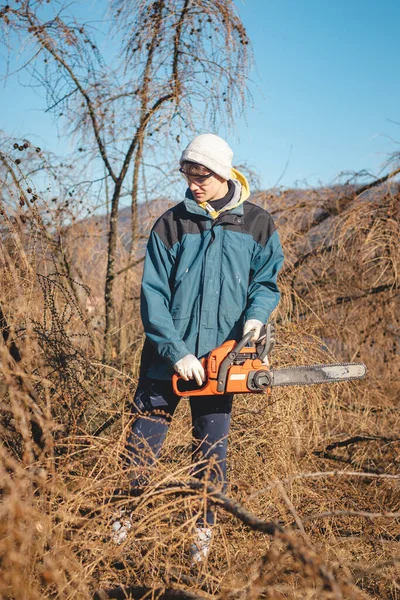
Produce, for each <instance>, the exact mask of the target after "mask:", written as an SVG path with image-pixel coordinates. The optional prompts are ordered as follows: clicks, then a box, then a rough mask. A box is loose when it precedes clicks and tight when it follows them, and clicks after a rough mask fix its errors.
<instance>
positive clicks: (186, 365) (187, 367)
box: [174, 354, 206, 385]
mask: <svg viewBox="0 0 400 600" xmlns="http://www.w3.org/2000/svg"><path fill="white" fill-rule="evenodd" d="M174 369H175V371H176V372H177V373H179V375H180V376H181V377H182V378H183V379H184V380H185V381H189V379H195V380H196V381H197V383H198V384H199V385H201V384H202V383H204V381H205V379H206V374H205V373H204V369H203V367H202V364H201V362H200V361H199V360H198V359H197V358H196V357H195V355H194V354H187V355H186V356H184V357H183V358H181V359H180V360H178V362H176V363H175V364H174Z"/></svg>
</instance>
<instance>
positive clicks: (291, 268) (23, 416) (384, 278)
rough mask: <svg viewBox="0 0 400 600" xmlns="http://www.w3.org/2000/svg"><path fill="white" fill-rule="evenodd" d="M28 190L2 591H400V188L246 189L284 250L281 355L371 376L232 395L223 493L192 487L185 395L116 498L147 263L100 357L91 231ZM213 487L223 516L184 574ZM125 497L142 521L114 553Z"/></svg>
mask: <svg viewBox="0 0 400 600" xmlns="http://www.w3.org/2000/svg"><path fill="white" fill-rule="evenodd" d="M19 198H20V189H19V185H18V184H17V183H13V182H12V181H11V183H10V182H8V183H7V182H6V183H4V182H3V184H2V189H1V190H0V206H1V210H0V224H1V245H0V252H1V254H0V268H1V271H0V277H1V279H0V283H1V304H0V308H1V314H0V318H1V329H2V336H1V345H0V352H1V373H0V393H1V396H0V403H1V421H0V435H1V447H0V452H1V463H0V487H1V505H0V557H1V572H0V597H1V598H3V599H13V600H36V599H42V598H43V599H60V600H61V599H62V600H66V599H69V598H78V599H89V598H99V599H104V598H131V597H132V598H142V597H143V598H166V599H168V598H189V599H191V598H220V599H221V600H256V599H258V598H262V599H268V600H278V599H279V600H280V599H308V600H314V599H323V600H328V599H340V598H346V599H360V600H364V599H365V600H366V599H372V598H374V599H388V600H389V599H391V600H394V599H398V598H400V577H399V564H400V553H399V550H400V493H399V483H400V469H399V450H400V433H399V425H400V423H399V421H400V419H399V411H398V402H399V391H400V377H399V371H400V360H399V358H400V354H399V352H400V348H399V341H400V301H399V269H400V245H399V239H400V223H399V222H400V189H399V186H398V185H396V184H394V183H383V184H381V185H379V186H375V187H372V188H371V189H365V190H361V189H359V188H356V187H354V186H350V185H349V186H342V187H338V188H326V189H318V190H309V191H305V192H303V193H302V194H296V192H294V191H293V190H283V191H282V190H281V191H279V192H278V191H276V190H273V191H271V192H268V193H267V192H263V193H259V194H257V195H256V197H255V199H254V201H255V202H257V203H260V204H261V205H263V206H264V207H266V208H267V209H268V210H270V212H271V213H272V214H273V215H274V217H275V218H276V221H277V224H278V227H279V231H280V235H281V240H282V244H283V247H284V249H285V254H286V264H285V268H284V270H283V272H282V274H281V278H280V285H281V290H282V300H281V303H280V305H279V307H278V309H277V311H276V314H275V319H276V322H277V344H276V346H275V349H274V351H273V354H272V355H271V363H272V365H273V366H275V367H278V366H284V365H289V364H298V365H300V364H307V363H310V362H332V361H344V360H346V361H347V360H354V361H363V362H365V363H366V365H367V367H368V376H367V378H366V379H365V380H363V381H362V382H348V383H341V384H333V385H330V386H314V387H303V388H294V387H293V388H282V389H276V390H274V391H273V393H272V394H271V395H269V396H265V395H248V396H240V397H239V396H237V397H236V398H235V401H234V412H233V421H232V432H231V436H230V446H229V485H228V490H227V493H226V496H223V495H222V494H221V491H220V490H218V489H214V488H212V486H211V485H208V486H207V485H205V486H204V487H203V488H202V489H195V487H194V486H193V482H192V479H191V477H190V452H191V432H190V426H189V411H188V404H187V401H186V400H182V402H181V404H180V406H179V409H178V414H177V415H176V417H175V419H174V421H173V424H172V426H171V429H170V432H169V435H168V438H167V441H166V444H165V447H164V448H163V452H162V455H161V457H160V460H159V462H158V464H157V465H156V466H155V467H154V469H153V470H152V473H151V476H150V484H149V485H148V487H147V488H146V490H145V492H144V493H143V494H142V495H141V496H140V497H139V498H121V499H120V500H118V501H115V502H111V497H112V494H113V491H114V490H115V489H116V488H120V487H122V488H124V487H126V486H127V485H128V479H127V474H126V472H125V470H124V462H123V454H124V440H125V435H126V431H127V428H128V426H129V410H128V407H129V402H130V400H131V399H132V395H133V393H134V390H135V385H136V382H137V374H138V364H139V357H140V348H141V344H142V341H143V335H142V331H141V324H140V317H139V312H138V293H139V286H140V266H141V265H140V264H139V265H138V266H137V267H136V268H134V269H131V270H128V271H126V272H125V273H124V274H123V275H121V276H120V277H119V278H118V279H117V283H116V290H115V297H116V298H118V299H119V304H118V306H117V310H118V311H120V312H119V313H118V314H120V315H121V316H120V318H119V329H118V331H116V332H115V335H116V338H117V339H118V344H117V345H116V348H117V350H116V352H115V360H114V362H113V363H112V364H109V365H104V364H102V362H101V355H102V343H103V340H102V326H103V321H102V318H103V317H102V313H103V306H102V301H101V295H102V290H103V287H104V266H105V260H106V257H105V251H100V250H99V246H98V236H99V235H100V234H99V230H98V229H96V227H97V225H96V224H95V223H94V221H93V222H90V224H88V223H86V224H84V225H83V227H82V226H79V224H78V225H76V226H74V227H72V226H70V227H65V228H64V229H63V230H62V231H61V230H57V228H55V227H53V228H52V226H51V225H49V224H48V222H47V221H46V218H45V216H44V215H45V214H46V210H47V209H48V207H47V205H46V202H45V201H44V200H41V199H40V198H39V199H38V200H37V201H36V202H35V203H29V202H25V203H22V201H21V202H19ZM21 204H22V206H21ZM61 242H62V243H61ZM124 258H125V257H124V247H123V245H122V244H121V248H120V258H119V260H120V263H121V267H123V266H124ZM124 298H125V299H127V300H128V301H127V302H124V303H123V299H124ZM206 498H209V499H210V500H211V501H212V502H214V503H215V504H216V505H217V506H218V507H219V508H218V518H217V524H216V526H215V531H214V536H213V544H212V549H211V552H210V556H209V559H208V561H207V562H206V563H205V564H203V565H201V566H200V567H199V568H197V567H196V568H194V567H191V565H190V558H189V552H188V550H189V546H190V543H191V537H192V534H193V529H194V526H195V521H196V516H197V515H198V514H199V513H200V512H201V511H202V510H203V509H204V506H205V500H206ZM123 507H126V508H128V509H129V510H131V511H132V517H133V522H134V524H133V529H132V530H131V532H130V534H129V536H128V537H127V539H126V541H125V542H124V543H123V544H122V545H120V546H115V545H114V544H113V543H112V542H111V540H110V524H111V523H112V521H113V519H114V518H115V515H116V514H118V511H119V510H120V509H121V508H123Z"/></svg>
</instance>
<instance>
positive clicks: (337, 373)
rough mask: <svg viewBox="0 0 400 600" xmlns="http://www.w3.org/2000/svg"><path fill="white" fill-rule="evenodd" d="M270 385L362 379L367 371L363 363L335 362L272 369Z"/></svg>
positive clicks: (310, 383)
mask: <svg viewBox="0 0 400 600" xmlns="http://www.w3.org/2000/svg"><path fill="white" fill-rule="evenodd" d="M270 373H271V376H272V381H271V386H272V387H283V386H287V385H313V384H316V383H335V382H337V381H353V380H355V379H362V378H363V377H365V375H366V373H367V367H366V366H365V365H364V364H363V363H337V364H327V365H310V366H296V367H283V368H282V369H272V370H271V371H270Z"/></svg>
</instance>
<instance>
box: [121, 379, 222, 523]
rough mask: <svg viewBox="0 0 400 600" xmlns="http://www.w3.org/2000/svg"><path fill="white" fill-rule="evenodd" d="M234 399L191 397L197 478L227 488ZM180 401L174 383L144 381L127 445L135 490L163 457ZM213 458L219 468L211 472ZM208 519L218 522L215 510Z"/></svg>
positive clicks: (154, 380)
mask: <svg viewBox="0 0 400 600" xmlns="http://www.w3.org/2000/svg"><path fill="white" fill-rule="evenodd" d="M232 398H233V396H232V394H227V395H223V396H197V397H196V396H194V397H192V398H190V409H191V412H192V433H193V445H192V462H193V463H197V462H198V461H199V464H198V465H196V466H195V467H194V468H193V475H194V477H196V478H198V479H203V478H204V477H205V475H206V474H208V477H209V478H210V480H211V481H214V483H218V482H222V484H223V488H225V485H226V453H227V448H228V433H229V426H230V421H231V409H232ZM179 400H180V397H179V396H176V394H174V392H173V390H172V384H171V382H170V381H162V380H159V379H147V378H145V377H141V378H140V380H139V383H138V387H137V390H136V394H135V398H134V400H133V406H132V414H133V415H134V416H135V415H138V417H137V418H136V420H135V421H134V422H133V425H132V429H131V432H130V434H129V436H128V439H127V446H126V448H127V451H128V457H129V465H130V468H131V470H132V487H133V488H137V487H140V486H141V485H142V484H143V483H145V482H146V479H147V474H148V467H150V466H151V465H152V464H153V463H154V461H155V460H156V458H157V457H158V455H159V454H160V451H161V447H162V444H163V442H164V440H165V437H166V435H167V431H168V427H169V424H170V422H171V419H172V416H173V414H174V412H175V409H176V407H177V406H178V403H179ZM211 458H213V460H214V461H215V463H214V464H215V468H213V469H212V470H211V472H210V469H209V461H210V459H211ZM146 471H147V473H146ZM205 520H206V523H207V524H210V525H212V524H213V523H214V512H213V511H212V510H211V508H209V509H207V513H206V518H205ZM199 524H200V525H201V524H202V523H199Z"/></svg>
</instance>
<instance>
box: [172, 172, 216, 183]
mask: <svg viewBox="0 0 400 600" xmlns="http://www.w3.org/2000/svg"><path fill="white" fill-rule="evenodd" d="M179 173H181V175H183V177H184V178H185V179H186V181H187V182H188V183H194V184H196V185H204V184H205V183H206V181H207V179H209V178H210V177H212V176H213V175H214V173H212V172H211V173H208V174H207V175H189V173H186V172H185V171H184V170H183V169H182V168H180V169H179Z"/></svg>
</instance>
